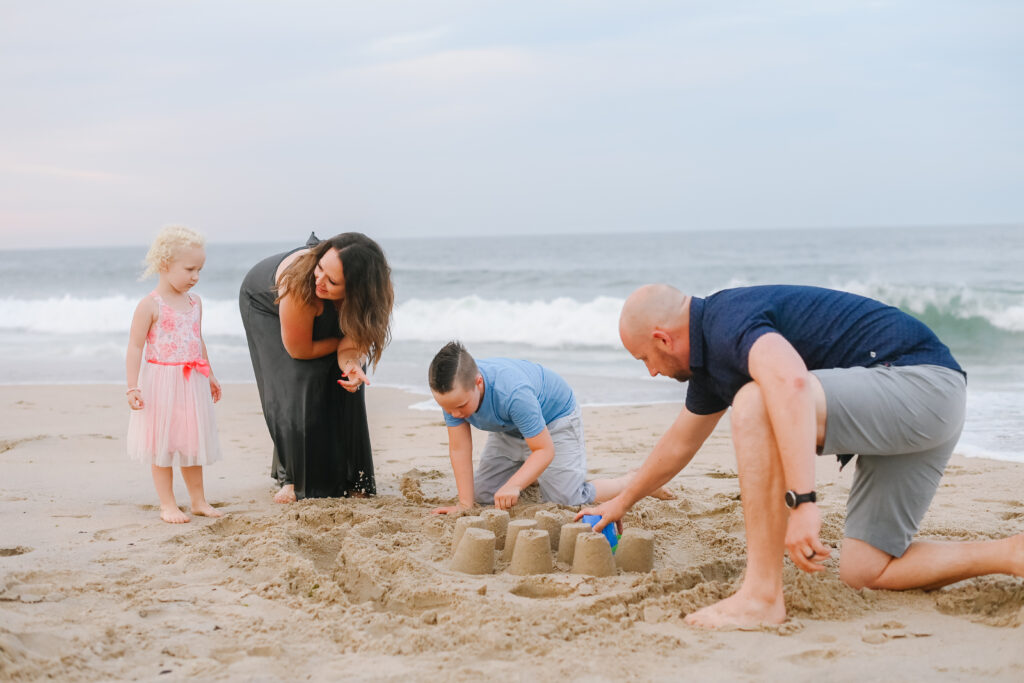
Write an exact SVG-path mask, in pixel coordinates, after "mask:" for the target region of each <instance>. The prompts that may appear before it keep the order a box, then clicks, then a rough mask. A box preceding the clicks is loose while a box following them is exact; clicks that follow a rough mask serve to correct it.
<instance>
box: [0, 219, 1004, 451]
mask: <svg viewBox="0 0 1024 683" xmlns="http://www.w3.org/2000/svg"><path fill="white" fill-rule="evenodd" d="M319 234H320V235H321V236H327V235H328V234H329V233H328V232H326V231H320V232H319ZM307 236H308V233H306V232H303V231H298V230H297V231H295V234H294V235H290V236H288V237H289V239H288V240H287V241H282V242H280V243H278V244H269V243H258V244H210V245H208V247H207V261H206V267H205V268H204V270H203V272H202V275H201V278H200V281H199V284H198V285H197V286H196V289H195V291H196V293H198V294H199V295H200V296H202V297H203V301H204V306H205V312H204V322H203V327H204V336H205V339H206V342H207V347H208V350H209V354H210V360H211V363H212V364H213V367H214V370H215V372H216V374H217V376H218V377H219V378H220V379H221V380H222V381H224V382H252V381H253V374H252V368H251V366H250V365H249V356H248V350H247V348H246V343H245V337H244V335H243V332H242V324H241V320H240V318H239V314H238V305H237V296H238V286H239V284H240V283H241V281H242V278H243V276H244V275H245V273H246V272H247V271H248V269H249V268H250V267H251V266H252V265H253V264H254V263H256V262H257V261H258V260H260V259H261V258H263V257H265V256H267V255H270V254H273V253H276V252H278V251H284V250H285V249H288V248H291V247H293V246H297V245H299V244H302V243H303V242H304V241H305V239H306V237H307ZM380 243H381V245H382V246H383V247H384V249H385V251H386V252H387V254H388V258H389V260H390V262H391V265H392V268H393V270H394V280H395V290H396V306H395V311H394V327H393V333H394V339H393V341H392V343H391V345H390V346H389V347H388V349H387V350H386V351H385V354H384V357H383V359H382V361H381V363H380V365H379V367H378V368H377V370H376V372H375V373H374V374H373V375H372V382H373V383H374V385H382V386H393V387H400V388H404V389H407V390H409V391H412V392H415V393H417V394H420V395H422V396H423V401H422V402H419V403H418V404H417V407H419V408H424V409H427V408H431V407H432V406H431V404H432V402H431V401H430V400H429V392H428V390H427V385H426V369H427V366H428V364H429V362H430V359H431V358H432V357H433V354H434V352H435V351H436V350H437V349H438V348H439V347H440V346H441V345H442V344H444V343H445V342H446V341H448V340H450V339H460V340H462V341H463V342H464V343H465V344H466V345H467V346H468V348H469V349H470V351H471V352H472V353H473V354H474V355H475V356H477V357H486V356H511V357H520V358H527V359H530V360H534V361H537V362H539V363H542V364H544V365H546V366H548V367H551V368H552V369H554V370H556V371H557V372H559V373H561V374H562V375H563V376H565V377H566V379H568V380H569V382H570V384H572V386H573V387H574V389H575V390H576V393H577V395H578V397H579V398H580V400H581V402H583V403H584V404H587V405H598V404H600V405H620V404H632V403H652V402H681V401H682V398H683V396H684V394H685V386H684V385H681V384H678V383H677V382H675V381H673V380H669V379H665V378H651V377H649V376H648V375H647V372H646V370H645V368H644V366H643V364H642V363H640V362H638V361H636V360H634V359H633V358H632V357H631V356H630V355H629V354H628V353H627V352H626V351H625V350H624V349H623V348H622V347H621V345H620V343H619V339H618V332H617V322H618V314H619V309H620V307H621V305H622V302H623V301H624V299H625V297H626V296H627V295H628V294H629V293H630V292H631V291H632V290H633V289H634V288H636V287H637V286H639V285H641V284H644V283H648V282H667V283H670V284H673V285H675V286H677V287H679V288H680V289H682V290H684V291H686V292H687V293H690V294H696V295H700V296H703V295H707V294H710V293H712V292H714V291H717V290H719V289H723V288H727V287H735V286H740V285H753V284H768V283H792V284H807V285H818V286H824V287H833V288H837V289H843V290H846V291H851V292H855V293H858V294H863V295H866V296H871V297H874V298H876V299H879V300H881V301H884V302H886V303H888V304H891V305H893V306H898V307H899V308H901V309H903V310H905V311H907V312H909V313H911V314H913V315H915V316H916V317H918V318H920V319H921V320H923V321H924V322H925V323H927V324H928V325H929V326H930V327H931V328H932V329H933V330H935V332H936V333H937V334H938V335H939V337H940V338H941V339H942V340H943V341H944V342H945V343H946V344H947V345H949V346H950V348H951V349H952V350H953V353H954V355H955V356H956V358H957V360H958V361H959V362H960V364H961V365H962V366H963V367H964V369H965V370H966V371H967V373H968V415H967V423H966V426H965V429H964V433H963V436H962V438H961V442H960V446H959V450H960V451H961V452H963V453H965V454H967V455H970V456H975V457H988V458H997V459H1004V460H1014V461H1018V462H1024V226H1003V227H969V226H968V227H956V228H951V227H943V228H913V229H910V228H898V229H896V228H894V229H847V230H772V231H767V230H759V231H716V232H678V233H659V234H654V233H648V234H601V235H529V236H521V237H472V238H436V239H429V238H405V239H381V240H380ZM145 252H146V247H145V246H125V247H118V248H102V249H100V248H62V247H60V246H55V247H53V248H49V249H39V250H0V293H2V296H0V384H80V383H118V384H119V383H123V382H124V352H125V345H126V343H127V334H128V326H129V323H130V320H131V316H132V311H133V310H134V308H135V305H136V303H137V302H138V300H139V299H140V298H141V297H142V296H144V295H145V294H146V293H147V292H149V291H150V290H151V289H152V287H153V286H154V284H155V279H150V280H148V281H144V282H140V281H139V280H138V276H139V274H140V273H141V272H142V266H141V261H142V258H143V256H144V255H145ZM371 390H372V388H371ZM656 426H657V427H658V428H661V427H664V425H656Z"/></svg>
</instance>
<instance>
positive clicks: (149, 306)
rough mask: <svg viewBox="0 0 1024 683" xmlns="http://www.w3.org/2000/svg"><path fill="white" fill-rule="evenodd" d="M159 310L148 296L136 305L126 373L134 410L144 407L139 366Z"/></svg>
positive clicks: (129, 337) (130, 334)
mask: <svg viewBox="0 0 1024 683" xmlns="http://www.w3.org/2000/svg"><path fill="white" fill-rule="evenodd" d="M158 313H159V310H158V309H157V305H156V301H154V300H153V298H152V297H149V296H147V297H146V298H144V299H143V300H142V301H140V302H139V305H138V306H136V307H135V314H134V315H132V326H131V329H130V330H129V332H128V351H127V353H125V362H124V366H125V367H124V374H125V379H126V380H127V381H128V406H129V407H130V408H131V409H132V410H140V409H141V408H142V405H143V403H142V392H140V391H139V368H141V367H142V350H143V349H144V348H145V346H146V336H147V335H148V334H149V328H150V327H152V326H153V323H154V322H156V318H157V315H158Z"/></svg>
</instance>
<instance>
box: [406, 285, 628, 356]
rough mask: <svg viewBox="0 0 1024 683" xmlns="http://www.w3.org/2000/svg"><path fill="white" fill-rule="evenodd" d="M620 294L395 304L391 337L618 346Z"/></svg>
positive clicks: (473, 297) (555, 346) (457, 299)
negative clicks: (611, 295)
mask: <svg viewBox="0 0 1024 683" xmlns="http://www.w3.org/2000/svg"><path fill="white" fill-rule="evenodd" d="M622 303H623V300H622V299H618V298H614V297H597V298H595V299H593V300H591V301H577V300H575V299H571V298H567V297H562V298H557V299H554V300H551V301H543V300H535V301H507V300H502V299H484V298H481V297H478V296H466V297H460V298H450V299H434V300H431V299H411V300H409V301H406V302H403V303H402V304H399V305H398V306H395V314H394V316H395V317H394V338H395V340H396V341H444V340H448V339H459V340H461V341H463V342H467V343H471V342H475V343H485V342H495V343H505V344H523V345H527V346H536V347H542V348H559V347H575V346H581V347H586V346H597V347H613V348H617V347H618V346H619V332H618V320H619V310H620V309H621V308H622Z"/></svg>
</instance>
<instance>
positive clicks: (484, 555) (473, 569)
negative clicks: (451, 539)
mask: <svg viewBox="0 0 1024 683" xmlns="http://www.w3.org/2000/svg"><path fill="white" fill-rule="evenodd" d="M452 569H454V570H455V571H458V572H462V573H463V574H490V573H491V572H493V571H494V532H493V531H491V530H490V529H481V528H479V527H472V526H471V527H467V528H466V530H465V531H464V532H463V534H462V538H461V539H460V540H459V546H458V548H456V549H455V557H453V558H452Z"/></svg>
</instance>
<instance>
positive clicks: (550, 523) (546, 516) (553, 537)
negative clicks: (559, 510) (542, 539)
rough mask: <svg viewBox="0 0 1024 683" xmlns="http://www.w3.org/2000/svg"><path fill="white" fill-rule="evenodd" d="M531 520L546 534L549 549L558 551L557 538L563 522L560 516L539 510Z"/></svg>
mask: <svg viewBox="0 0 1024 683" xmlns="http://www.w3.org/2000/svg"><path fill="white" fill-rule="evenodd" d="M533 519H534V521H535V522H537V528H538V529H543V530H544V531H546V532H548V538H549V539H550V543H551V549H552V550H558V538H559V534H560V533H561V529H562V523H563V521H564V520H563V519H562V516H561V515H559V514H556V513H554V512H549V511H548V510H541V511H539V512H538V513H537V514H535V515H534V516H533Z"/></svg>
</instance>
